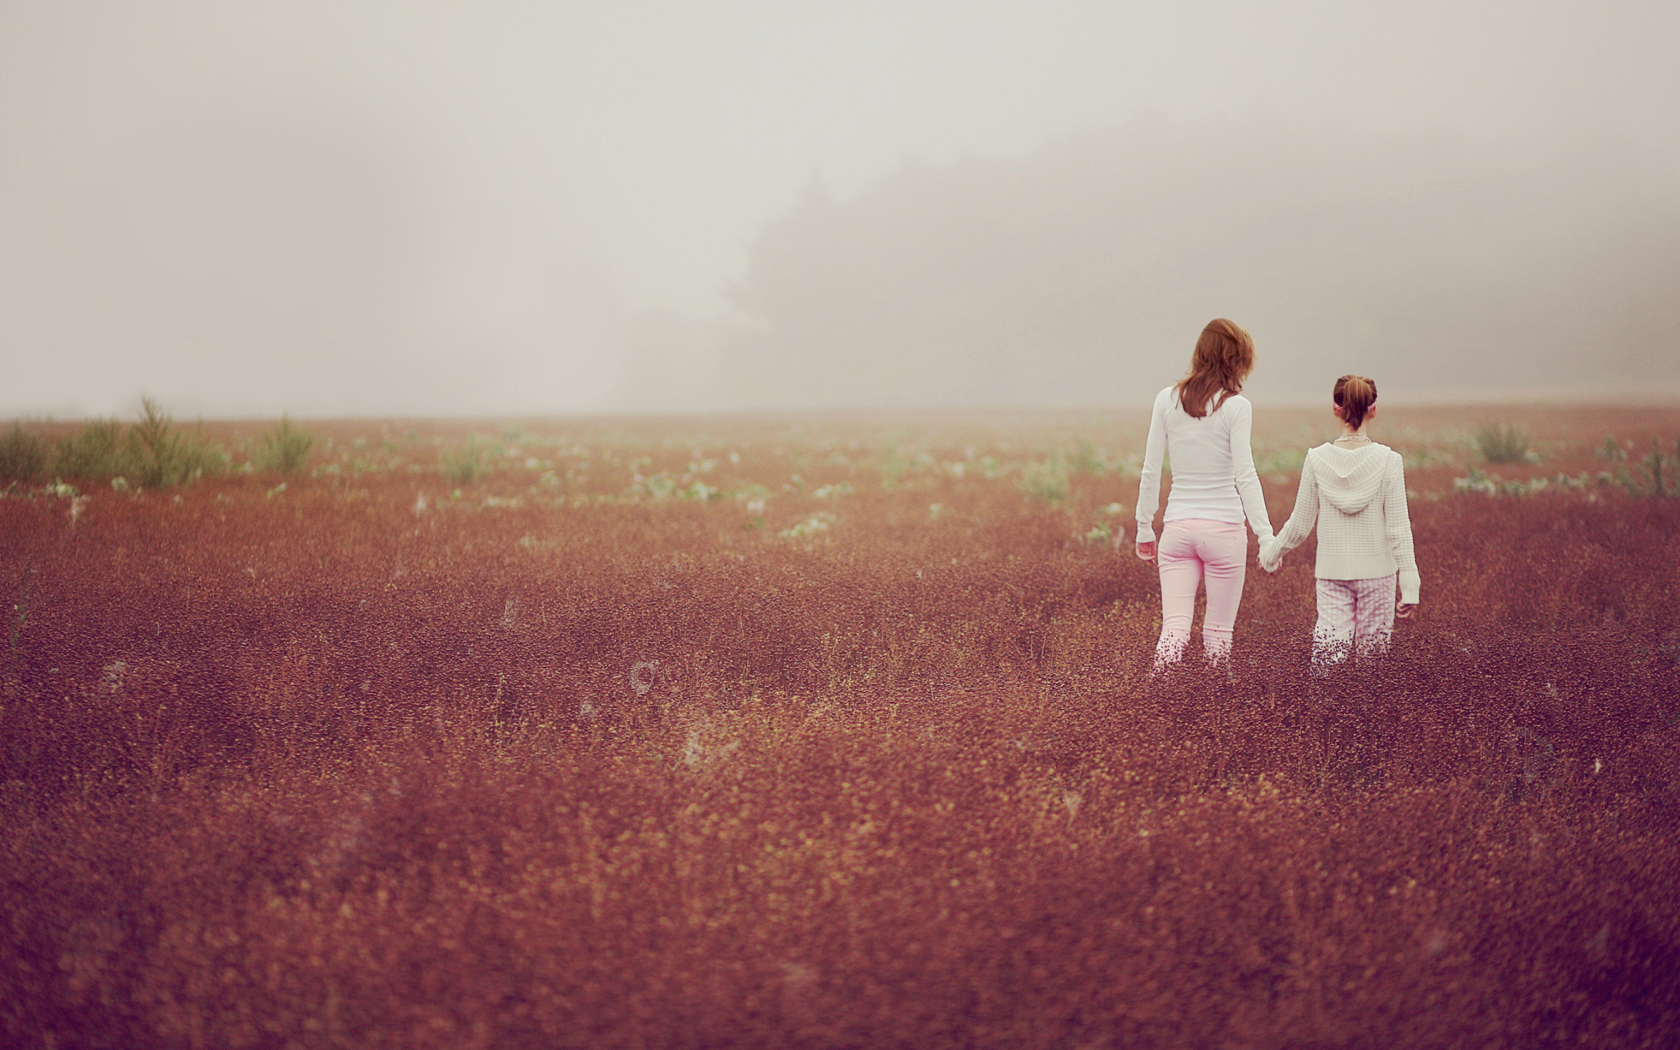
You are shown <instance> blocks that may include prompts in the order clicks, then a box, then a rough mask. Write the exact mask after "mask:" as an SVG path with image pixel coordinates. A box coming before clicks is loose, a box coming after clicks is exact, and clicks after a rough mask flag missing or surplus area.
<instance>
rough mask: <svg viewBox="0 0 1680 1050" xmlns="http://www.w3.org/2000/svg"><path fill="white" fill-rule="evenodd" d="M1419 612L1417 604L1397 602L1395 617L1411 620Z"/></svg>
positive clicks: (1395, 604)
mask: <svg viewBox="0 0 1680 1050" xmlns="http://www.w3.org/2000/svg"><path fill="white" fill-rule="evenodd" d="M1415 612H1417V602H1395V603H1394V615H1395V616H1396V617H1397V618H1398V619H1401V620H1410V619H1411V618H1412V614H1413V613H1415Z"/></svg>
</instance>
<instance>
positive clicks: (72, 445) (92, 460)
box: [53, 419, 128, 478]
mask: <svg viewBox="0 0 1680 1050" xmlns="http://www.w3.org/2000/svg"><path fill="white" fill-rule="evenodd" d="M127 455H128V450H127V448H126V447H125V446H124V445H123V440H122V424H121V423H118V422H117V421H116V420H115V419H94V420H90V421H89V422H88V423H87V424H86V425H84V426H83V427H82V429H80V430H78V431H76V432H75V433H74V434H71V435H70V436H69V437H66V438H64V439H63V440H61V441H60V442H59V443H58V448H57V449H55V450H54V452H53V472H54V473H55V474H57V475H58V476H60V477H65V478H108V477H113V476H115V475H118V474H123V473H126V472H127V470H128V465H127V463H126V462H125V460H126V459H127Z"/></svg>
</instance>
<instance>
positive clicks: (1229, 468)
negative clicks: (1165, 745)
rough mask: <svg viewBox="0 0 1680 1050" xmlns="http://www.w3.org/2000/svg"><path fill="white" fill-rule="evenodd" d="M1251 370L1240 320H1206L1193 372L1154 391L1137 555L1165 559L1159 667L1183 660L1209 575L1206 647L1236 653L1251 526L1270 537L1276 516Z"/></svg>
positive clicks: (1217, 657) (1211, 657)
mask: <svg viewBox="0 0 1680 1050" xmlns="http://www.w3.org/2000/svg"><path fill="white" fill-rule="evenodd" d="M1253 370H1254V340H1253V339H1251V338H1249V334H1248V333H1247V332H1245V331H1243V330H1242V328H1241V327H1240V326H1239V325H1237V324H1235V323H1234V322H1231V321H1227V320H1225V319H1224V318H1219V319H1217V320H1214V321H1210V322H1208V326H1207V327H1206V328H1204V329H1202V335H1201V338H1200V339H1198V340H1196V351H1195V353H1194V354H1192V355H1191V357H1190V374H1189V375H1188V376H1185V377H1184V378H1183V379H1182V380H1180V381H1179V382H1178V383H1176V384H1174V385H1173V386H1169V387H1167V388H1166V389H1165V390H1163V391H1161V392H1160V393H1159V394H1157V395H1156V396H1155V409H1154V414H1153V415H1152V416H1151V418H1150V421H1149V442H1148V444H1147V445H1145V446H1144V453H1143V480H1142V482H1141V483H1140V484H1139V486H1138V502H1137V518H1138V531H1137V556H1138V557H1140V558H1142V559H1143V560H1144V561H1156V560H1157V559H1159V564H1160V575H1161V638H1160V640H1159V641H1158V642H1157V643H1156V645H1155V669H1156V670H1160V669H1162V668H1163V667H1165V666H1167V665H1169V664H1172V663H1175V662H1177V661H1178V660H1180V659H1182V658H1183V656H1184V650H1185V648H1186V646H1187V645H1188V644H1189V641H1190V616H1191V613H1192V611H1193V610H1194V609H1195V606H1196V587H1197V585H1198V584H1199V583H1200V582H1201V579H1202V577H1203V575H1206V577H1207V612H1206V614H1205V615H1204V616H1203V618H1202V656H1203V658H1204V659H1205V660H1206V661H1207V662H1208V663H1210V664H1212V663H1218V662H1220V661H1223V660H1225V659H1226V658H1227V657H1228V656H1229V655H1230V652H1231V627H1232V625H1233V624H1235V623H1236V619H1237V606H1238V605H1239V604H1241V602H1242V588H1243V570H1244V569H1245V567H1246V566H1247V564H1248V534H1247V533H1245V532H1244V531H1243V519H1244V518H1245V517H1246V518H1247V519H1248V524H1249V525H1250V526H1251V527H1252V528H1253V529H1254V534H1255V535H1256V536H1257V537H1258V538H1259V539H1260V542H1261V543H1267V542H1269V541H1270V540H1271V538H1272V521H1271V518H1269V517H1268V516H1267V515H1266V501H1265V499H1264V498H1263V497H1262V496H1261V493H1260V478H1259V476H1258V475H1257V474H1256V473H1255V472H1254V453H1253V451H1252V450H1251V449H1250V448H1249V443H1248V442H1249V432H1250V431H1251V430H1252V428H1253V425H1254V406H1253V405H1250V404H1249V403H1248V399H1247V398H1245V397H1243V396H1242V386H1243V380H1245V379H1247V378H1248V374H1249V373H1250V372H1251V371H1253ZM1163 453H1165V454H1166V455H1167V456H1169V457H1170V458H1171V461H1172V492H1171V494H1170V495H1169V496H1168V497H1167V513H1166V517H1165V524H1164V525H1163V526H1162V529H1161V539H1160V542H1159V544H1157V543H1156V540H1155V526H1154V523H1155V512H1156V511H1157V510H1158V509H1159V508H1160V502H1161V456H1162V454H1163Z"/></svg>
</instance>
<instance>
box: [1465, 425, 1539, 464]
mask: <svg viewBox="0 0 1680 1050" xmlns="http://www.w3.org/2000/svg"><path fill="white" fill-rule="evenodd" d="M1476 451H1477V452H1480V453H1481V454H1482V458H1483V459H1485V460H1487V461H1488V462H1489V463H1521V462H1523V461H1524V460H1526V459H1529V458H1530V456H1529V448H1528V435H1527V434H1526V433H1524V432H1523V431H1522V430H1520V429H1518V428H1517V427H1515V426H1511V425H1509V424H1505V423H1490V424H1488V425H1487V426H1485V427H1483V428H1482V429H1480V430H1478V431H1477V432H1476Z"/></svg>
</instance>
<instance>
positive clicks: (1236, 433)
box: [1137, 386, 1272, 543]
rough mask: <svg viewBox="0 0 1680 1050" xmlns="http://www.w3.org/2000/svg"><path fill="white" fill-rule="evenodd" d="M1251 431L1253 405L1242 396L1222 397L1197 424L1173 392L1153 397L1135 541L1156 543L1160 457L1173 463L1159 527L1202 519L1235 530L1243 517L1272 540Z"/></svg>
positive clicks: (1174, 390) (1138, 503) (1159, 493)
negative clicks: (1230, 524) (1233, 526)
mask: <svg viewBox="0 0 1680 1050" xmlns="http://www.w3.org/2000/svg"><path fill="white" fill-rule="evenodd" d="M1209 405H1210V408H1211V405H1212V403H1211V402H1210V403H1209ZM1253 430H1254V406H1253V405H1251V404H1249V401H1248V398H1246V397H1243V396H1242V395H1241V394H1232V395H1231V396H1229V397H1227V398H1226V399H1225V401H1224V403H1223V404H1221V405H1220V406H1219V407H1218V408H1213V409H1211V411H1209V412H1208V414H1207V415H1205V416H1203V417H1202V418H1200V419H1197V418H1196V417H1195V416H1192V415H1191V414H1190V413H1188V412H1186V411H1184V406H1183V405H1181V404H1179V400H1178V391H1177V390H1176V389H1174V388H1173V387H1170V386H1169V387H1167V388H1166V389H1165V390H1163V391H1161V392H1160V393H1159V394H1156V395H1155V408H1154V411H1153V413H1152V414H1151V415H1150V418H1149V440H1148V442H1147V443H1146V444H1145V445H1144V447H1143V479H1142V480H1141V481H1140V482H1139V483H1138V498H1137V523H1138V531H1137V538H1138V542H1139V543H1148V542H1150V541H1152V540H1153V539H1155V512H1156V511H1158V510H1160V508H1161V456H1162V454H1163V453H1164V454H1166V455H1167V456H1169V457H1171V460H1172V491H1171V492H1170V493H1169V494H1168V495H1167V513H1166V515H1165V516H1164V517H1163V518H1162V521H1163V522H1166V521H1182V520H1184V519H1186V518H1204V519H1206V520H1208V521H1229V522H1235V523H1237V524H1239V525H1240V524H1242V521H1243V518H1244V517H1245V516H1246V517H1247V519H1248V524H1249V527H1250V528H1252V529H1253V530H1254V534H1255V535H1256V536H1258V537H1259V538H1260V540H1261V541H1262V542H1264V541H1266V540H1269V539H1271V538H1272V519H1271V518H1270V517H1269V516H1268V515H1267V514H1266V500H1265V497H1264V496H1263V495H1261V492H1260V476H1259V475H1258V474H1256V473H1255V471H1254V451H1253V449H1251V448H1250V447H1249V437H1250V435H1251V433H1252V432H1253Z"/></svg>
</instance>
